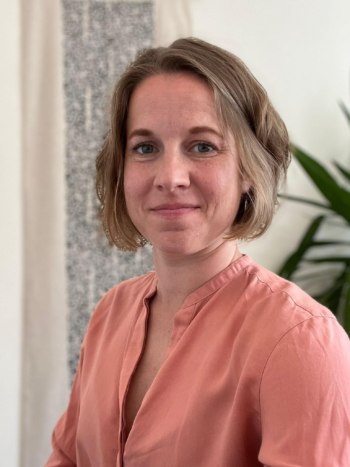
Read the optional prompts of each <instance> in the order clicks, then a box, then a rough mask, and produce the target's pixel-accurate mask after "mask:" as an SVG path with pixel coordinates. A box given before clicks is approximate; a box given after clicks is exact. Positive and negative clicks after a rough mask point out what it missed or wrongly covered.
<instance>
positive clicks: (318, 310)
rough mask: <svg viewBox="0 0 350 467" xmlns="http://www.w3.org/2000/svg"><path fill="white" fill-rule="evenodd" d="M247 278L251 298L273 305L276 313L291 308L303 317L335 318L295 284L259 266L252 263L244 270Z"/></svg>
mask: <svg viewBox="0 0 350 467" xmlns="http://www.w3.org/2000/svg"><path fill="white" fill-rule="evenodd" d="M245 272H246V274H247V275H248V276H249V282H250V285H251V290H252V291H253V292H254V293H253V295H252V298H253V299H254V300H259V302H260V303H261V304H262V303H263V302H266V303H271V304H272V303H273V305H274V309H275V310H276V311H279V312H280V311H281V310H286V311H287V310H288V309H289V310H290V309H291V308H293V309H294V310H295V311H296V312H299V314H300V315H303V316H305V317H313V316H315V317H316V316H320V317H321V316H324V317H331V318H335V316H334V314H333V313H332V312H331V311H330V310H329V309H328V308H326V307H325V306H323V305H321V304H320V303H319V302H317V301H316V300H315V299H313V298H312V297H311V296H310V295H309V294H308V293H306V292H305V291H304V290H302V289H301V288H300V287H299V286H298V285H297V284H295V283H293V282H291V281H288V280H286V279H284V278H282V277H280V276H278V275H277V274H275V273H274V272H272V271H270V270H268V269H266V268H265V267H263V266H260V265H258V264H256V263H254V262H253V261H252V262H251V263H250V264H249V265H248V266H247V267H246V268H245Z"/></svg>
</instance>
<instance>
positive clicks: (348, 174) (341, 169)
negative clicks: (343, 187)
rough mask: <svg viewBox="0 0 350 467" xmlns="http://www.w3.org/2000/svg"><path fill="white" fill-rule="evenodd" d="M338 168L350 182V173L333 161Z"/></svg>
mask: <svg viewBox="0 0 350 467" xmlns="http://www.w3.org/2000/svg"><path fill="white" fill-rule="evenodd" d="M333 164H334V165H335V166H336V168H337V169H338V170H339V171H340V172H341V173H342V174H343V175H344V177H345V178H346V179H347V180H350V172H348V171H347V170H345V169H344V167H342V166H341V165H340V164H339V163H338V162H337V161H333Z"/></svg>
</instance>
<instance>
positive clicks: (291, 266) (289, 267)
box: [277, 216, 325, 279]
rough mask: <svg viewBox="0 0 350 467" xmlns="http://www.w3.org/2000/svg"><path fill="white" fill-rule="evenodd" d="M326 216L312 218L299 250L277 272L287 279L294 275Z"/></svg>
mask: <svg viewBox="0 0 350 467" xmlns="http://www.w3.org/2000/svg"><path fill="white" fill-rule="evenodd" d="M324 218H325V216H318V217H316V219H314V220H312V222H311V224H310V225H309V227H308V229H307V231H306V233H305V235H304V237H303V238H302V239H301V241H300V243H299V246H298V248H297V250H296V251H295V252H294V253H292V254H291V255H290V256H289V258H287V260H286V262H285V263H284V264H283V266H282V267H281V269H280V270H279V272H278V273H277V274H278V275H279V276H281V277H284V278H285V279H290V278H291V277H292V275H293V273H294V272H295V271H296V270H297V269H298V267H299V263H300V262H301V260H302V259H303V256H304V254H305V252H306V251H307V250H308V248H310V246H311V245H312V243H313V238H314V236H315V234H316V232H317V231H318V229H319V227H320V225H321V223H322V221H323V220H324Z"/></svg>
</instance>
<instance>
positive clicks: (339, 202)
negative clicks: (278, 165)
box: [291, 146, 350, 223]
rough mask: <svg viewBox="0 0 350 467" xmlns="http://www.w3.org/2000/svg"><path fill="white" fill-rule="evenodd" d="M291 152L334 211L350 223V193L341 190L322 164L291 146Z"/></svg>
mask: <svg viewBox="0 0 350 467" xmlns="http://www.w3.org/2000/svg"><path fill="white" fill-rule="evenodd" d="M291 151H292V152H293V154H294V156H295V157H296V158H297V160H298V161H299V163H300V164H301V166H302V167H303V168H304V170H305V171H306V172H307V173H308V175H309V176H310V177H311V179H312V181H313V182H314V183H315V185H316V186H317V188H318V189H319V190H320V191H321V193H322V194H323V195H324V196H325V197H326V198H327V200H328V201H329V202H330V205H331V207H332V209H333V210H334V211H335V212H337V213H338V214H340V215H341V216H342V217H344V219H345V220H346V221H347V222H348V223H350V192H349V191H347V190H345V189H344V188H341V187H340V186H339V185H338V184H337V182H336V181H335V180H334V178H333V177H332V176H331V175H330V174H329V173H328V172H327V170H326V169H325V168H324V167H323V166H322V165H321V164H319V163H318V162H316V161H315V160H314V159H313V158H312V157H310V156H308V155H307V154H306V153H305V152H303V151H302V150H301V149H298V148H297V147H295V146H291Z"/></svg>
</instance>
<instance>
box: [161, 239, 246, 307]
mask: <svg viewBox="0 0 350 467" xmlns="http://www.w3.org/2000/svg"><path fill="white" fill-rule="evenodd" d="M241 256H242V254H241V253H240V251H239V250H238V247H237V245H236V242H235V241H225V242H223V243H221V244H219V245H217V246H216V245H212V246H211V247H210V248H208V249H206V250H205V251H202V252H200V253H198V254H195V255H190V256H181V257H179V256H178V257H174V255H167V254H165V253H163V252H161V251H159V250H157V249H156V248H155V247H153V259H154V266H155V271H156V274H157V278H158V284H157V293H156V296H155V297H154V298H155V299H156V301H157V303H158V305H159V308H160V309H162V310H164V313H169V314H170V315H174V314H175V313H176V311H178V310H179V309H180V308H181V306H182V304H183V303H184V301H185V300H186V298H187V297H188V296H189V295H190V294H191V293H192V292H194V291H195V290H197V289H198V288H199V287H201V286H202V285H204V284H205V283H206V282H208V281H209V280H210V279H211V278H213V277H214V276H216V275H217V274H218V273H219V272H221V271H222V270H223V269H225V268H227V266H229V264H230V263H232V262H233V261H236V260H237V259H238V258H240V257H241Z"/></svg>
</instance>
